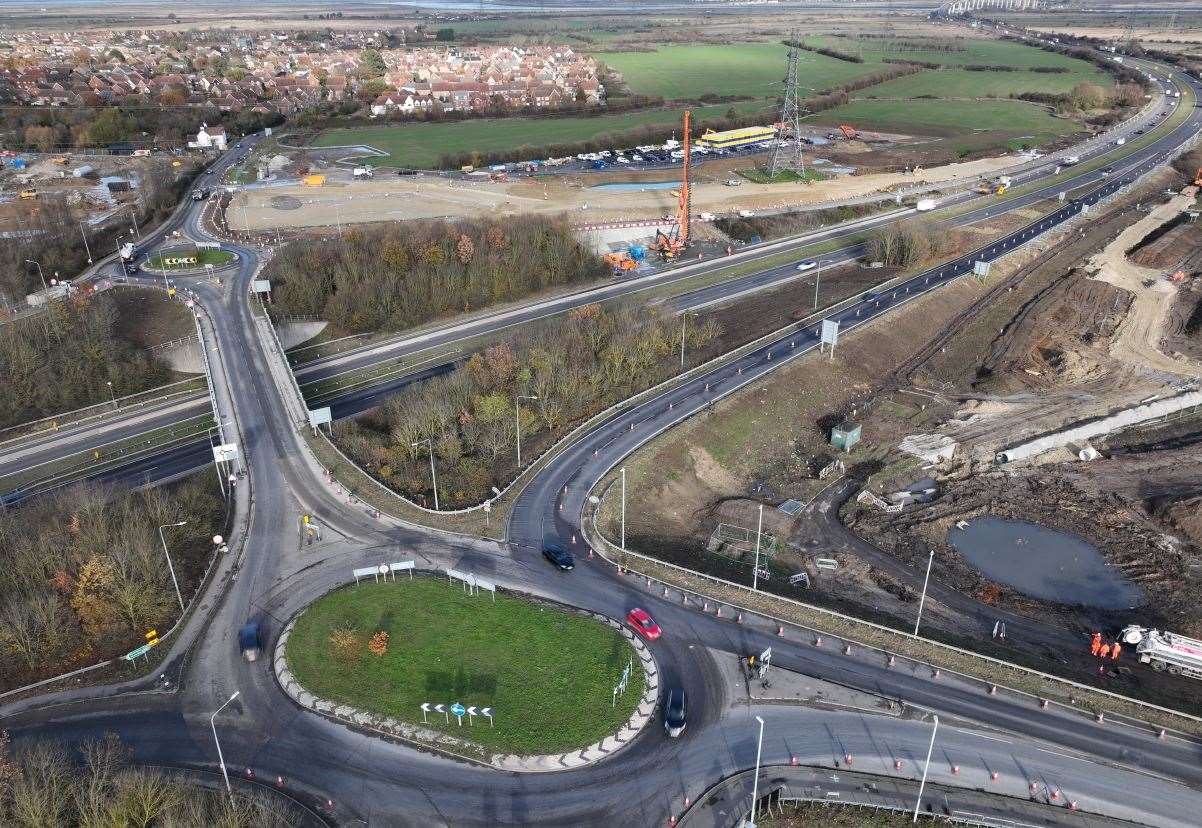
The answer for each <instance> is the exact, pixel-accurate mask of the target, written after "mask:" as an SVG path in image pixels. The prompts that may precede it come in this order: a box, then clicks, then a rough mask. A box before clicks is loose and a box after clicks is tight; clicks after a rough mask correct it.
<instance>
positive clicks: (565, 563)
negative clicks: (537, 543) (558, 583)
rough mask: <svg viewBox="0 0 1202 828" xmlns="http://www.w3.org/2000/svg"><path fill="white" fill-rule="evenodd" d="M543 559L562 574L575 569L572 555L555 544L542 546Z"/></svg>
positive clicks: (574, 560)
mask: <svg viewBox="0 0 1202 828" xmlns="http://www.w3.org/2000/svg"><path fill="white" fill-rule="evenodd" d="M543 557H544V558H546V559H547V560H548V561H550V562H551V563H553V564H555V566H557V567H559V569H561V570H563V571H564V572H567V571H569V570H571V569H575V568H576V559H575V558H573V557H572V553H571V552H569V551H568V550H566V549H564V548H563V547H562V546H559V545H557V544H554V543H549V544H547V545H546V546H544V547H543Z"/></svg>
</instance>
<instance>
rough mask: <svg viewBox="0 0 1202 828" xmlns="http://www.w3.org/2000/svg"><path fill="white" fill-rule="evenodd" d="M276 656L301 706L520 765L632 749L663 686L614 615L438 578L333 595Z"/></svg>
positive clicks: (286, 632)
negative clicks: (491, 591)
mask: <svg viewBox="0 0 1202 828" xmlns="http://www.w3.org/2000/svg"><path fill="white" fill-rule="evenodd" d="M272 658H273V667H274V672H275V674H276V677H277V680H278V681H279V683H280V685H281V686H282V687H283V689H284V691H285V692H286V693H287V694H288V695H289V696H290V697H291V698H292V699H293V700H294V701H296V702H297V704H299V705H300V706H302V707H305V708H308V709H310V710H312V711H314V712H316V713H319V714H321V715H324V716H326V717H328V718H331V719H334V720H337V721H341V722H344V723H346V724H348V725H351V726H353V727H357V728H359V729H362V730H366V731H372V732H376V733H378V734H380V735H384V736H388V737H396V738H400V739H401V740H403V741H406V742H409V743H411V744H415V745H417V746H419V747H423V748H427V749H431V750H435V751H438V752H440V753H444V754H449V755H452V756H456V757H458V758H462V759H468V760H471V761H474V762H478V763H481V764H485V765H488V766H491V767H495V768H498V769H502V770H509V771H554V770H568V769H571V768H576V767H581V766H584V765H587V764H591V763H593V762H597V761H601V760H602V759H605V758H607V757H609V756H611V755H613V754H615V753H617V752H619V751H621V750H622V749H623V748H624V747H625V746H626V745H628V744H629V743H630V742H631V741H633V739H634V738H635V736H637V735H638V733H639V732H640V731H641V730H642V728H643V727H645V725H646V724H647V723H648V722H649V721H650V720H651V719H652V717H653V716H654V713H655V708H656V700H657V696H658V689H659V681H658V670H657V667H656V664H655V661H654V659H653V658H652V656H651V654H650V652H649V651H648V650H647V648H646V646H645V645H644V644H643V642H642V641H641V640H640V639H638V638H637V637H636V636H635V635H633V634H632V633H631V631H630V630H629V628H627V627H624V626H623V625H622V624H620V623H619V622H617V621H615V620H614V619H612V618H608V617H605V616H602V615H597V614H595V613H589V612H584V611H580V610H576V609H572V608H569V607H565V606H563V605H560V604H556V603H553V602H550V601H547V600H544V599H540V598H534V597H531V596H528V595H523V594H517V593H513V592H508V591H502V590H497V592H496V593H495V596H494V594H492V593H490V592H488V591H486V590H484V589H480V590H476V591H472V590H471V589H469V588H466V587H465V586H464V585H463V584H462V583H460V582H458V581H455V582H451V581H449V579H448V578H447V577H446V576H438V575H434V574H429V575H426V574H419V575H417V576H416V577H414V578H412V579H409V578H405V577H403V576H402V577H400V578H398V579H396V580H391V579H389V580H381V581H379V582H373V581H367V580H365V581H364V582H362V583H359V584H348V585H345V586H342V587H339V588H337V589H335V590H333V591H331V592H329V593H327V594H326V595H324V596H323V597H321V598H319V599H317V600H316V601H314V602H313V603H312V604H310V605H308V606H307V607H305V608H304V609H303V610H301V611H300V612H299V613H298V614H297V615H296V616H295V617H294V618H293V619H292V620H291V621H290V622H289V623H288V624H287V625H286V626H285V628H284V629H283V630H282V631H281V634H280V636H279V639H278V640H277V642H276V645H275V650H274V653H273V655H272ZM624 675H625V676H626V679H625V682H624V686H622V685H623V681H622V680H623V676H624Z"/></svg>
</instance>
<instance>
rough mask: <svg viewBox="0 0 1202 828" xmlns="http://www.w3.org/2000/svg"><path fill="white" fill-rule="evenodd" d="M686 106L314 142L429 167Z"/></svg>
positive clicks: (627, 125)
mask: <svg viewBox="0 0 1202 828" xmlns="http://www.w3.org/2000/svg"><path fill="white" fill-rule="evenodd" d="M733 106H734V108H735V109H736V110H737V111H739V112H755V111H757V110H759V109H761V108H763V106H764V104H763V103H762V102H757V101H748V102H744V103H739V104H734V105H733ZM730 108H731V107H730V106H729V105H720V106H698V107H693V108H692V112H693V118H694V120H700V119H704V118H720V117H722V116H724V115H725V114H726V111H727V110H728V109H730ZM682 112H683V109H654V110H648V111H643V112H631V113H629V114H624V115H598V116H596V117H592V118H587V117H585V118H582V117H576V118H503V119H497V120H469V121H458V122H454V123H441V124H405V125H400V126H380V127H363V128H360V129H334V130H329V131H326V132H322V133H321V134H320V135H318V136H317V138H316V139H315V140H314V142H313V146H316V147H336V146H346V145H351V144H368V145H370V146H372V147H375V148H376V149H379V150H382V151H384V152H387V153H388V157H383V156H381V157H379V158H373V159H372V160H371V163H372V166H374V167H417V168H419V169H429V168H432V167H434V166H435V165H436V164H437V163H438V159H439V157H440V156H441V155H442V154H443V153H447V152H470V151H473V150H475V151H479V152H490V151H493V150H507V149H511V148H514V147H520V146H522V145H523V144H547V143H555V142H566V141H584V140H588V139H590V138H595V137H597V136H598V135H600V134H602V133H605V132H615V131H620V130H623V129H631V128H634V127H640V126H648V125H654V126H666V125H670V124H679V123H680V119H681V113H682Z"/></svg>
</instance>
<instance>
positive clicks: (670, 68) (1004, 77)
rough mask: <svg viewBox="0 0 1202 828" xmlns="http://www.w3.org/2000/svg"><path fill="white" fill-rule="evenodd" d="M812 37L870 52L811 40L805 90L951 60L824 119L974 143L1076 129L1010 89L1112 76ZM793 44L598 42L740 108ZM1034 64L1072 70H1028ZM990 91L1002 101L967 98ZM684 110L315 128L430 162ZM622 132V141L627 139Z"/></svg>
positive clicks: (1069, 64) (662, 83)
mask: <svg viewBox="0 0 1202 828" xmlns="http://www.w3.org/2000/svg"><path fill="white" fill-rule="evenodd" d="M807 41H808V42H809V43H812V44H814V45H822V46H829V47H831V48H834V49H838V50H839V51H843V52H849V53H856V54H859V55H861V56H862V57H863V58H864V63H851V62H848V61H843V60H837V59H835V58H829V57H826V56H824V55H819V54H816V53H814V52H808V51H803V52H802V53H801V72H802V83H803V84H804V85H805V86H806V87H808V88H807V89H805V90H803V93H802V94H804V95H810V94H813V91H812V90H816V91H821V90H823V89H826V88H830V87H833V86H838V85H839V84H842V83H845V82H847V81H848V80H851V79H853V78H857V77H862V76H864V75H867V74H871V73H873V72H878V71H881V70H882V69H886V68H889V67H890V66H891V64H886V63H884V62H883V61H884V59H885V58H894V59H898V58H900V59H907V60H921V61H928V62H937V63H942V64H944V65H945V66H948V67H951V68H947V69H938V70H935V69H928V70H925V71H923V72H921V73H919V74H916V75H911V76H908V77H904V78H898V79H896V80H893V81H889V82H888V83H884V84H881V85H880V86H874V87H869V88H867V89H864V90H860V91H858V92H855V93H853V101H852V103H851V104H848V105H847V106H844V107H840V108H839V109H835V110H831V111H828V112H824V113H822V114H821V115H820V116H816V117H815V120H816V121H818V122H819V123H841V122H850V123H853V124H855V125H856V126H863V127H866V128H869V129H880V130H883V131H900V132H905V131H911V130H917V131H922V130H935V131H937V132H943V133H946V134H951V133H952V132H956V133H960V134H961V135H964V136H967V137H968V138H970V139H971V140H968V141H967V143H966V144H965V147H966V148H968V147H971V148H972V149H975V150H983V149H987V148H989V146H1004V145H1005V144H1006V142H1007V141H1009V140H1010V139H1012V138H1014V137H1016V136H1025V135H1034V136H1036V137H1037V139H1039V140H1043V139H1047V138H1051V137H1054V136H1058V135H1063V134H1065V133H1068V132H1073V131H1075V127H1074V126H1073V124H1072V123H1071V122H1069V121H1065V120H1062V119H1057V118H1053V117H1052V116H1050V115H1049V114H1048V113H1047V112H1045V111H1043V110H1040V109H1038V108H1037V107H1034V106H1030V105H1027V104H1024V103H1018V102H1014V101H1010V100H1006V98H1008V96H1010V95H1012V94H1018V93H1022V92H1027V91H1043V92H1065V91H1068V90H1070V89H1072V87H1073V86H1075V85H1076V84H1078V83H1080V82H1082V81H1089V82H1094V83H1099V84H1102V85H1106V86H1109V85H1111V84H1112V80H1111V78H1110V76H1109V75H1107V74H1106V73H1104V72H1102V71H1101V70H1100V69H1098V68H1097V67H1095V66H1093V65H1092V64H1089V63H1086V62H1084V61H1080V60H1075V59H1071V58H1066V57H1064V56H1062V55H1059V54H1055V53H1053V52H1045V51H1043V50H1042V49H1036V48H1034V47H1031V46H1025V45H1023V44H1021V43H1014V42H1009V41H997V40H986V39H975V38H951V39H949V40H948V42H949V43H951V44H952V45H954V46H955V47H956V48H963V49H964V51H952V52H940V51H932V50H929V49H921V50H915V51H908V50H901V49H900V48H898V46H899V44H901V43H904V42H905V41H904V40H902V41H897V42H894V41H881V40H877V39H872V38H864V39H862V40H856V39H853V38H836V37H826V38H808V39H807ZM890 44H892V46H891V45H890ZM784 55H785V47H784V46H783V45H782V44H780V43H772V42H769V43H753V44H737V45H730V46H714V45H697V46H663V47H660V48H659V49H658V50H656V51H654V52H597V53H596V57H598V58H599V59H600V60H602V61H604V62H605V63H607V64H609V65H610V66H611V67H612V68H613V69H615V70H616V71H619V72H621V73H622V75H623V77H624V79H625V82H626V85H627V86H628V87H629V88H630V90H631V91H632V92H634V93H637V94H647V95H662V96H663V97H665V98H667V99H681V98H698V97H700V96H702V95H704V94H707V93H713V94H718V95H744V96H752V97H754V98H755V99H754V100H751V101H743V102H740V103H737V104H735V105H734V109H735V110H736V111H738V112H739V113H741V114H742V113H748V112H758V111H761V110H763V109H765V108H770V107H772V106H774V105H775V99H776V97H777V96H779V95H780V94H781V93H782V92H783V87H782V83H781V78H782V76H783V75H784V68H785V67H784V65H785V60H784ZM966 64H978V65H989V66H1011V67H1015V69H1017V70H1018V71H1013V72H973V71H968V70H965V69H960V68H955V67H961V66H964V65H966ZM1035 67H1053V68H1062V69H1066V70H1067V71H1066V72H1063V73H1042V72H1032V71H1030V70H1031V69H1032V68H1035ZM924 96H931V97H924ZM985 97H996V98H998V99H999V100H996V101H992V100H989V101H973V100H970V99H976V98H985ZM871 98H881V99H886V98H896V99H915V98H916V99H917V100H902V101H900V102H899V103H896V104H891V103H890V102H888V101H885V100H881V101H875V102H874V101H872V100H871ZM865 99H868V100H865ZM936 99H951V100H946V101H941V100H936ZM961 99H966V100H961ZM730 108H731V107H730V106H728V105H724V104H719V105H713V106H699V107H693V115H694V118H695V119H697V120H701V119H705V118H713V117H720V116H723V115H725V114H726V112H727V110H728V109H730ZM680 113H681V110H680V109H679V108H667V109H657V110H652V111H643V112H632V113H628V114H622V115H601V116H597V117H592V118H588V117H564V118H506V119H500V120H470V121H461V122H455V123H437V124H422V123H415V124H404V125H398V126H382V127H365V128H361V129H337V130H330V131H328V132H323V133H321V134H320V135H318V136H317V138H316V140H315V141H314V145H315V146H319V147H329V146H339V145H350V144H368V145H370V146H373V147H376V148H377V149H380V150H382V151H384V152H387V153H389V155H388V156H387V157H383V158H379V159H376V160H373V162H372V163H373V164H375V165H379V166H386V167H387V166H394V167H395V166H404V167H417V168H432V167H434V166H436V165H437V163H438V160H439V158H440V156H442V155H443V154H444V153H451V152H471V151H479V152H491V151H499V150H510V149H515V148H518V147H521V146H522V145H524V144H525V145H545V144H549V143H556V142H572V141H582V140H587V139H590V138H596V137H597V136H599V135H601V134H602V133H613V132H619V131H621V130H624V129H631V128H635V127H640V126H648V125H653V126H661V127H662V126H666V125H671V124H675V123H679V121H680ZM984 130H996V131H998V133H999V134H998V139H999V140H997V141H995V142H993V144H992V145H991V144H990V143H989V142H988V141H986V140H985V137H986V136H985V135H984V133H983V131H984ZM615 143H622V141H621V139H618V140H617V141H615ZM528 157H533V155H530V156H528Z"/></svg>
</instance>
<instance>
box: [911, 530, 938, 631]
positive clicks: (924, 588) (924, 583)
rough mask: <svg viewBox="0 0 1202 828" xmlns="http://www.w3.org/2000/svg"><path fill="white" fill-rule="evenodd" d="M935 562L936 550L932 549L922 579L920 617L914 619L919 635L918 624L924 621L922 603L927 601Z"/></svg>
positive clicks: (919, 604) (915, 629)
mask: <svg viewBox="0 0 1202 828" xmlns="http://www.w3.org/2000/svg"><path fill="white" fill-rule="evenodd" d="M934 562H935V550H934V549H932V550H931V556H930V557H929V558H927V575H926V577H925V578H923V579H922V597H921V598H919V599H918V618H916V619H915V620H914V634H915V635H918V625H919V624H921V623H922V605H923V604H925V603H926V601H927V584H928V583H929V582H930V580H931V564H933V563H934Z"/></svg>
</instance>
